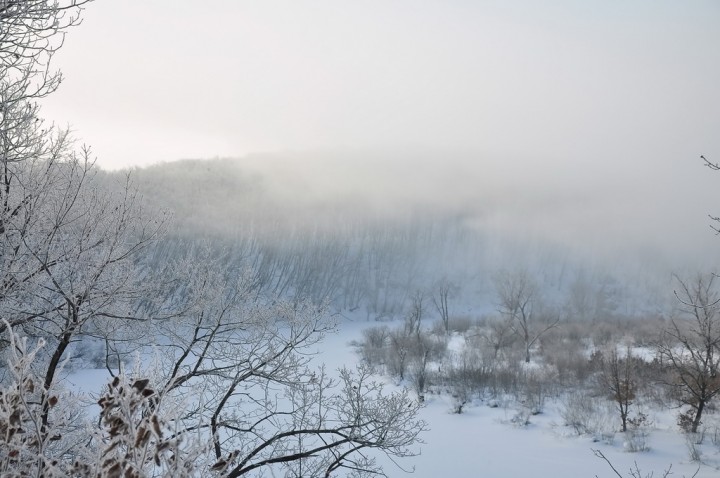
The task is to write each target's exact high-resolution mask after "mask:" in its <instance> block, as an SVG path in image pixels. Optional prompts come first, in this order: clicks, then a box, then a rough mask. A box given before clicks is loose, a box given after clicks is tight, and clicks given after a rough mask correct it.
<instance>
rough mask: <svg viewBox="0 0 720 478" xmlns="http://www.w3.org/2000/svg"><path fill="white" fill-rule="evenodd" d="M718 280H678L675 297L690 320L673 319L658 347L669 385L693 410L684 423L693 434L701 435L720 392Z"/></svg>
mask: <svg viewBox="0 0 720 478" xmlns="http://www.w3.org/2000/svg"><path fill="white" fill-rule="evenodd" d="M715 280H716V276H715V275H708V276H703V275H699V276H698V277H697V279H696V280H695V281H693V282H692V283H689V282H683V281H681V280H679V279H678V282H679V285H680V288H679V291H676V292H675V294H676V296H677V298H678V300H679V301H680V304H681V306H682V312H683V314H684V316H685V317H686V320H682V321H680V320H672V321H671V322H670V327H669V328H668V329H667V330H665V331H664V333H663V338H662V340H661V341H660V342H659V343H658V344H657V350H658V353H659V355H660V357H661V358H662V359H663V361H664V362H666V363H667V364H668V366H669V369H670V370H669V371H670V377H669V379H668V380H666V385H668V386H669V387H670V388H671V390H672V391H673V392H674V396H675V397H676V398H677V399H678V401H679V402H680V403H681V404H683V405H687V406H689V407H690V409H689V410H688V414H687V415H685V417H686V419H685V420H686V421H687V423H681V424H682V425H683V426H685V427H686V429H687V430H688V431H690V432H692V433H695V432H697V429H698V427H699V426H700V423H701V420H702V415H703V412H704V411H705V408H706V406H707V405H708V403H709V402H710V401H711V400H712V399H713V398H715V396H717V395H718V393H720V316H719V315H718V312H719V311H720V303H719V301H720V298H719V297H718V294H717V291H716V290H715ZM682 419H683V417H681V421H682Z"/></svg>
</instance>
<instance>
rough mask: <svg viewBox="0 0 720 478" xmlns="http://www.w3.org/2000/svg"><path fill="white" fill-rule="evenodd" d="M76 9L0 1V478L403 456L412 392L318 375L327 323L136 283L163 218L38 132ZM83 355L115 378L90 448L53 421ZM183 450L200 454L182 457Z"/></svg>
mask: <svg viewBox="0 0 720 478" xmlns="http://www.w3.org/2000/svg"><path fill="white" fill-rule="evenodd" d="M83 4H84V2H82V1H74V0H67V1H65V2H63V1H59V2H56V1H52V0H45V1H41V0H27V1H2V0H0V317H2V318H4V319H6V321H5V322H4V325H3V326H0V332H4V335H6V337H7V339H6V344H7V345H8V347H7V349H8V350H10V351H11V355H12V353H15V356H14V357H11V360H10V361H9V362H8V365H7V367H6V370H7V371H10V372H11V373H8V374H6V380H7V382H6V383H5V384H4V385H5V386H4V391H3V393H2V394H0V412H2V416H1V417H0V426H6V431H7V433H5V434H2V436H0V449H2V450H4V451H6V452H7V453H6V454H5V455H4V456H2V457H0V460H5V461H4V462H3V463H0V466H4V468H3V470H4V471H7V473H3V476H5V475H6V474H7V476H13V474H17V475H22V474H23V473H24V470H29V471H28V474H33V475H35V476H67V475H68V474H70V475H79V476H119V475H120V474H122V475H123V476H133V477H136V476H137V477H141V476H158V475H164V476H182V475H183V474H187V473H190V471H189V470H190V469H191V468H195V469H198V470H203V474H204V473H207V472H217V473H222V474H224V475H225V476H242V475H249V474H259V473H263V470H268V471H267V472H268V473H273V472H274V470H277V469H283V470H285V471H287V472H288V473H289V474H295V475H299V476H308V475H312V476H318V475H321V474H322V475H325V476H329V475H330V474H332V473H334V472H336V471H337V470H340V469H347V470H351V471H353V472H356V473H358V474H359V473H363V472H368V473H372V472H376V473H377V472H379V466H378V465H377V463H376V462H375V461H374V459H373V458H372V456H371V455H369V454H366V453H365V451H367V450H371V449H375V450H378V451H380V452H384V453H387V454H389V455H391V456H407V455H410V454H413V453H414V449H413V445H414V444H415V443H416V442H417V440H418V435H419V434H420V433H421V432H422V430H423V429H424V428H425V424H424V422H422V421H421V420H419V419H417V413H418V409H419V404H418V403H417V402H415V401H413V400H411V399H410V397H409V395H408V393H407V392H397V393H390V394H386V393H384V392H383V390H382V386H381V385H380V384H378V383H375V382H374V381H373V380H372V378H371V376H370V374H369V372H368V371H367V370H366V369H360V370H358V371H357V372H356V373H351V372H349V371H347V370H342V371H340V372H339V378H338V379H337V380H335V379H330V378H328V377H327V376H326V375H325V374H324V373H323V372H322V371H320V372H318V371H317V370H313V369H312V367H311V364H310V358H311V357H312V355H313V354H314V353H315V351H316V349H315V346H316V344H317V343H318V341H319V340H321V339H322V337H323V335H324V334H325V333H326V332H329V331H331V330H332V328H333V325H332V323H331V322H329V321H328V320H327V314H326V312H325V309H324V307H323V306H318V305H313V304H311V303H308V302H304V301H302V300H295V301H292V302H286V301H282V300H279V299H278V298H277V297H272V298H270V299H263V298H262V297H261V296H260V295H258V294H255V290H254V287H255V286H249V285H248V284H247V283H246V282H245V281H244V279H243V276H242V275H237V276H236V275H234V274H230V273H225V271H224V269H223V268H222V267H221V266H220V265H218V263H214V262H211V261H208V260H206V258H205V257H202V256H201V257H200V259H197V257H195V256H189V257H188V258H187V259H188V260H184V259H182V258H181V259H179V260H177V264H170V265H169V266H168V267H163V268H160V270H153V269H151V268H148V267H146V266H144V265H143V262H144V261H145V257H144V254H145V253H147V252H148V251H150V249H151V247H152V246H153V245H154V244H156V241H157V240H158V238H159V236H160V234H161V233H162V232H163V230H164V224H165V221H164V218H163V217H158V216H155V215H148V214H146V213H145V211H144V210H143V207H142V204H141V200H140V197H139V196H138V195H137V194H136V193H134V192H133V188H132V187H131V186H130V184H129V179H128V180H127V181H126V182H124V183H122V184H120V185H116V187H114V188H106V187H105V186H106V185H105V184H101V182H100V181H99V180H98V176H97V175H98V174H99V173H98V171H97V170H96V169H95V168H94V166H93V160H92V157H91V153H90V151H89V150H88V149H86V148H82V149H79V150H78V149H77V148H75V146H74V144H73V141H72V140H71V138H70V136H69V134H68V133H67V132H66V131H54V130H52V128H45V127H43V124H42V120H41V119H40V118H39V116H38V113H39V110H38V106H37V104H36V103H35V101H36V100H37V99H38V98H41V97H43V96H46V95H48V94H50V93H52V92H53V91H55V89H56V88H57V86H58V85H59V82H60V80H61V76H60V74H59V73H54V72H53V71H52V70H51V69H50V60H51V58H52V57H53V55H54V53H55V52H56V51H57V49H58V48H60V47H61V46H62V42H63V35H64V34H65V32H66V30H67V29H68V28H69V27H71V26H73V25H76V24H77V23H79V21H80V20H79V18H80V17H79V14H80V12H81V7H82V5H83ZM252 282H253V283H256V282H257V281H256V280H253V281H252ZM326 282H328V283H332V280H331V279H328V281H326ZM325 285H327V284H326V283H325V282H323V284H320V285H318V286H317V287H313V288H314V289H317V290H319V291H320V292H319V293H320V294H321V295H326V294H327V293H328V292H327V288H326V287H325ZM280 287H281V288H286V287H287V286H286V285H285V284H280ZM285 290H287V288H286V289H285ZM311 292H313V291H311ZM314 292H317V291H314ZM251 298H252V300H251ZM18 334H22V335H25V336H30V337H31V339H32V340H33V341H37V342H38V343H40V344H43V346H38V347H37V348H31V347H25V345H18V344H24V343H25V342H22V341H19V340H18V339H17V337H18ZM154 337H159V339H158V340H157V341H156V344H155V345H157V346H158V347H156V349H155V350H156V351H157V357H156V358H155V362H154V364H153V365H154V366H153V367H152V369H151V370H150V371H146V372H141V371H136V372H133V373H127V371H126V370H124V367H123V364H122V358H123V357H122V355H124V354H125V353H126V352H127V350H128V348H130V347H135V348H137V349H139V350H140V351H143V352H144V353H145V355H144V357H147V356H148V355H149V350H150V348H149V347H145V346H146V345H149V344H150V342H151V341H153V338H154ZM93 340H95V341H97V340H99V341H102V342H103V343H104V344H105V346H106V351H107V352H106V354H107V356H109V355H110V354H111V353H116V354H118V356H120V358H121V360H120V361H119V363H118V364H117V366H112V365H110V364H108V371H109V373H111V374H113V375H115V376H116V377H115V379H114V380H113V381H112V382H111V386H110V387H109V388H108V390H107V393H106V394H104V396H103V400H102V403H101V406H102V407H103V411H102V414H101V418H102V421H101V423H100V428H99V429H98V427H94V428H92V427H91V428H90V430H92V431H89V432H88V431H87V429H81V426H84V425H86V424H85V423H84V422H83V421H82V420H81V419H80V417H79V415H80V414H79V413H75V414H73V413H74V412H73V413H70V412H68V413H62V414H59V413H57V412H56V410H57V408H56V407H58V403H60V401H59V398H58V394H57V390H58V389H59V388H62V376H61V374H60V371H61V370H62V365H63V363H65V362H66V360H67V359H68V357H69V355H70V354H71V353H72V349H73V347H74V346H75V345H77V344H78V343H79V342H81V341H83V342H85V341H93ZM28 350H31V352H30V353H28V352H27V351H28ZM13 360H14V362H13ZM30 363H32V366H31V367H30V366H29V365H28V364H30ZM16 364H20V365H16ZM338 382H339V383H338ZM10 390H14V392H15V394H14V395H12V394H10V393H9V391H10ZM9 397H10V398H9ZM11 397H16V398H12V399H11ZM4 400H10V401H9V402H8V401H5V402H4ZM64 403H66V404H68V406H69V407H71V410H75V412H79V411H80V410H79V409H77V408H73V406H74V405H77V403H76V401H73V400H67V401H66V402H64ZM168 409H170V410H172V411H174V412H178V413H167V414H164V415H163V414H160V413H161V411H163V410H165V411H168ZM153 417H154V418H153ZM69 418H72V420H70V419H69ZM3 424H4V425H3ZM88 426H89V425H88ZM79 430H84V431H85V434H84V435H83V433H82V432H81V431H79ZM73 432H77V433H75V434H74V433H73ZM191 434H195V436H196V437H200V438H202V439H203V441H204V442H205V443H209V444H210V445H209V446H207V447H203V446H199V447H197V446H196V447H192V446H190V447H185V448H184V447H183V446H182V445H181V443H186V444H187V443H188V441H187V437H190V436H191ZM24 437H30V438H27V439H25V438H24ZM81 442H82V443H83V444H84V445H86V446H79V444H80V443H81ZM18 447H23V448H22V450H19V449H18ZM94 451H97V452H98V453H99V455H98V456H95V458H94V460H95V461H93V458H92V457H91V458H88V459H89V460H90V461H84V460H81V459H80V458H81V456H80V455H81V454H82V455H83V456H85V455H88V454H89V455H92V453H93V452H94ZM206 452H207V453H206ZM98 460H99V461H98ZM74 463H79V465H78V466H77V467H76V466H75V465H74ZM178 463H184V465H182V466H183V470H184V471H182V472H180V471H178V469H177V468H176V464H178ZM106 465H107V466H106ZM13 470H18V472H17V473H15V471H13Z"/></svg>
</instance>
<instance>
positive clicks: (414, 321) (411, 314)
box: [405, 290, 426, 336]
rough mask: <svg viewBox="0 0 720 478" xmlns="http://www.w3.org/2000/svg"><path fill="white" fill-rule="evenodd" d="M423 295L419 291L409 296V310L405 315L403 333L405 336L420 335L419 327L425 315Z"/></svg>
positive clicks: (424, 298)
mask: <svg viewBox="0 0 720 478" xmlns="http://www.w3.org/2000/svg"><path fill="white" fill-rule="evenodd" d="M425 300H426V297H425V293H424V292H423V291H421V290H417V291H415V293H413V294H412V296H410V309H409V310H408V312H407V314H406V315H405V333H406V334H407V335H415V336H419V335H420V326H421V324H422V319H423V316H424V315H425Z"/></svg>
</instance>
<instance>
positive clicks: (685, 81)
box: [45, 0, 720, 168]
mask: <svg viewBox="0 0 720 478" xmlns="http://www.w3.org/2000/svg"><path fill="white" fill-rule="evenodd" d="M719 24H720V2H717V1H715V0H708V1H678V0H648V1H640V0H638V1H628V0H603V1H588V0H575V1H570V0H567V1H558V0H550V1H536V0H528V1H512V0H498V1H482V0H472V1H471V0H438V1H422V0H363V1H343V0H324V1H323V0H312V1H298V0H287V1H277V0H262V1H259V0H256V1H244V0H224V1H222V0H208V1H203V2H198V1H195V0H192V1H191V0H123V1H110V0H99V1H97V2H95V3H93V4H90V5H89V6H88V8H87V10H86V14H85V23H84V24H83V25H82V26H81V27H79V28H77V29H76V30H74V31H72V32H71V33H70V35H69V36H68V38H67V43H66V47H65V48H64V49H63V50H62V52H61V54H60V55H59V56H58V58H57V66H59V67H61V68H62V70H63V71H64V73H65V76H66V82H65V84H64V85H63V86H62V89H61V91H60V92H58V93H57V94H56V95H54V96H52V98H50V99H49V100H48V101H47V104H46V106H45V114H46V116H49V117H51V118H53V119H55V120H56V121H57V122H59V123H60V124H65V123H70V124H71V125H72V126H73V127H74V128H75V129H76V130H77V131H78V135H79V136H80V137H81V138H83V140H84V141H87V142H88V143H90V144H92V145H93V146H94V148H95V150H96V152H97V154H98V158H99V163H100V164H101V165H103V166H105V167H109V168H115V167H121V166H125V165H131V164H133V165H134V164H148V163H152V162H156V161H159V160H173V159H178V158H188V157H212V156H216V155H219V156H240V155H243V154H246V153H252V152H264V151H283V150H318V149H336V150H337V149H345V148H351V149H358V148H361V149H365V148H371V149H388V148H391V149H395V150H398V149H399V150H402V149H407V150H413V149H425V148H433V149H435V150H476V151H482V152H490V153H502V154H512V155H515V156H517V157H518V158H520V159H519V160H520V161H528V162H532V161H542V162H547V161H553V160H563V161H565V162H577V161H584V160H583V158H587V160H585V161H587V163H588V164H592V163H594V162H596V161H597V160H598V158H599V157H601V156H602V157H603V158H604V159H603V162H605V161H609V162H613V163H615V162H616V161H618V160H620V159H622V161H623V164H624V163H625V161H626V160H627V159H628V158H633V160H634V161H640V160H641V158H640V157H639V156H642V158H643V159H648V160H649V159H653V157H654V156H656V155H657V154H658V153H660V152H669V151H672V152H673V153H676V154H677V155H678V159H679V156H685V157H686V158H687V156H688V155H689V156H691V157H693V158H695V157H696V156H697V154H696V153H698V152H706V153H707V154H711V152H713V151H715V152H717V153H718V154H719V155H720V135H719V134H718V132H719V131H720V128H719V127H720V94H718V85H720V51H719V50H720V46H719V45H720V28H718V25H719ZM656 159H657V158H656ZM602 167H603V168H605V167H606V165H603V166H602Z"/></svg>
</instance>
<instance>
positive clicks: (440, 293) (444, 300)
mask: <svg viewBox="0 0 720 478" xmlns="http://www.w3.org/2000/svg"><path fill="white" fill-rule="evenodd" d="M451 289H452V285H451V283H450V282H449V281H448V280H447V278H443V279H442V280H441V281H439V282H438V283H437V285H436V286H435V293H434V294H433V296H432V301H433V305H434V306H435V309H436V310H437V311H438V314H440V320H442V323H443V325H444V326H445V333H446V334H449V333H450V310H449V308H448V297H449V296H450V291H451Z"/></svg>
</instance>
